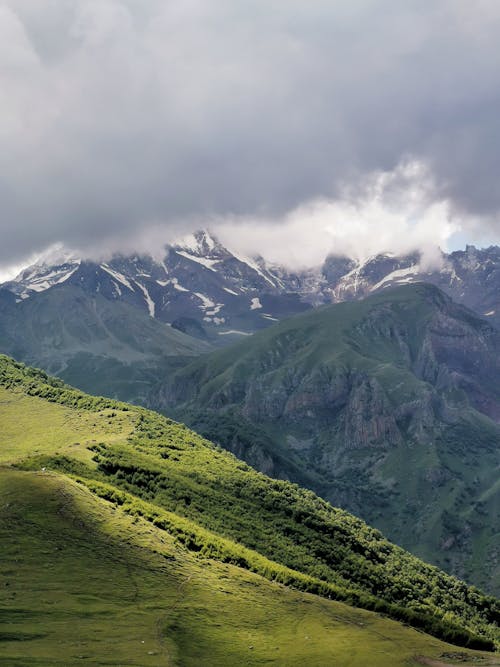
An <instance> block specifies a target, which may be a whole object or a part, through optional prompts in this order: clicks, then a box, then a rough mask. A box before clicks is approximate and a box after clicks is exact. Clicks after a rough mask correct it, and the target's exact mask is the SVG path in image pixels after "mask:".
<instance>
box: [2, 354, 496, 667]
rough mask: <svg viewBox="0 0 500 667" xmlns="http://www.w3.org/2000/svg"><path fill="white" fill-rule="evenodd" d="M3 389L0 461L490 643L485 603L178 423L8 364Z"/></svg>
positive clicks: (244, 559) (342, 594)
mask: <svg viewBox="0 0 500 667" xmlns="http://www.w3.org/2000/svg"><path fill="white" fill-rule="evenodd" d="M0 386H1V387H2V390H1V393H0V420H1V423H2V425H5V426H4V428H3V429H2V432H1V433H0V453H1V454H0V462H3V463H5V464H10V465H13V464H15V465H16V466H17V467H18V468H22V469H24V470H32V471H40V470H44V469H45V470H46V471H48V470H50V471H58V472H59V473H61V474H62V475H63V477H60V478H59V479H61V480H66V482H67V483H69V481H68V480H69V479H73V480H77V481H78V482H79V484H80V485H82V486H84V487H86V489H88V490H90V491H92V492H93V493H94V496H99V497H100V498H103V499H105V500H107V501H109V502H110V503H111V504H112V505H113V506H114V507H115V508H116V509H115V512H118V514H117V516H118V515H121V513H122V512H125V513H127V514H129V515H131V516H134V517H136V519H137V520H139V519H138V517H142V519H146V520H148V521H149V522H150V523H151V524H152V525H153V526H155V527H156V528H155V529H159V530H161V531H163V532H164V534H165V536H167V534H170V535H173V536H175V538H176V540H177V542H178V543H181V544H183V545H184V546H186V547H187V548H188V549H189V550H190V551H192V552H194V553H197V554H198V555H199V556H200V557H202V558H212V559H213V558H215V559H216V560H219V561H224V562H227V563H233V564H235V565H239V566H241V567H243V568H245V569H247V570H250V571H254V572H256V573H258V574H261V575H263V576H265V577H266V578H268V579H271V580H275V581H279V582H282V583H285V584H288V585H291V586H293V587H295V588H299V589H301V590H303V591H309V592H314V593H318V594H320V595H322V596H324V597H331V598H334V599H337V600H345V601H347V602H349V603H350V604H353V605H356V606H358V607H363V608H368V609H374V610H377V611H382V612H384V613H386V614H390V615H391V616H393V617H394V618H397V619H402V620H405V621H407V622H409V623H412V624H413V625H415V626H417V627H422V628H425V629H426V630H427V631H429V632H433V633H435V634H436V635H439V636H441V637H446V638H448V639H449V640H451V641H454V642H458V643H462V644H464V643H465V644H470V645H473V646H480V645H483V644H484V646H486V645H487V644H488V642H489V641H491V640H492V639H494V638H495V637H496V636H497V630H496V627H495V621H496V619H497V618H498V614H499V610H498V605H497V603H496V602H495V601H494V600H493V599H492V598H488V597H485V596H484V595H482V594H481V593H480V592H479V591H477V590H475V589H471V588H468V587H467V586H466V585H465V584H463V583H462V582H460V581H458V580H456V579H453V578H452V577H449V576H447V575H445V574H443V573H442V572H440V571H439V570H437V569H436V568H434V567H431V566H428V565H425V564H424V563H422V562H421V561H419V560H418V559H416V558H415V557H413V556H411V555H410V554H408V553H406V552H404V551H403V550H401V549H399V548H397V547H394V546H393V545H391V544H390V543H389V542H387V540H385V539H384V538H383V536H382V535H381V534H380V533H378V531H374V530H372V529H370V528H369V527H368V526H366V525H365V524H364V523H363V522H362V521H360V520H358V519H356V518H355V517H353V516H351V515H349V514H347V513H346V512H343V511H341V510H336V509H334V508H332V507H331V506H329V505H328V504H327V503H326V502H324V501H322V500H320V499H319V498H317V497H316V496H314V495H313V494H312V493H310V492H307V491H303V490H301V489H300V488H299V487H297V486H295V485H292V484H289V483H286V482H279V481H273V480H271V479H269V478H267V477H265V476H263V475H261V474H259V473H256V472H255V471H254V470H252V469H251V468H250V467H249V466H247V465H246V464H244V463H241V462H240V461H238V460H237V459H235V458H234V457H233V456H232V455H230V454H228V453H227V452H225V451H223V450H220V449H218V448H216V447H214V446H213V445H211V443H209V442H207V441H204V440H203V439H201V438H200V437H199V436H197V435H196V434H194V433H193V432H192V431H189V430H188V429H187V428H185V427H183V426H181V425H179V424H176V423H175V422H172V421H170V420H168V419H165V418H163V417H161V416H159V415H157V414H155V413H151V412H148V411H146V410H143V409H140V408H133V407H131V406H127V405H125V404H118V403H115V402H114V401H110V400H108V399H102V398H92V397H90V396H87V395H85V394H82V393H81V392H78V391H75V390H72V389H70V388H68V387H66V386H65V385H63V384H62V383H61V381H59V380H54V379H51V378H48V377H47V376H46V375H45V374H44V373H41V372H39V371H34V370H32V369H27V368H26V367H24V366H22V365H20V364H16V363H14V362H12V361H11V360H9V359H8V358H6V357H0ZM44 411H46V413H45V414H44ZM37 443H38V444H37ZM16 452H17V458H16ZM42 477H43V475H42ZM23 479H25V478H23ZM66 482H65V483H66ZM96 502H97V501H96ZM7 509H8V508H7ZM141 525H142V523H141ZM162 534H163V533H162ZM165 538H166V537H165ZM210 562H211V561H210ZM206 567H211V566H210V565H208V564H207V565H206ZM479 636H482V637H483V638H484V640H480V639H479ZM474 637H476V638H474ZM481 642H483V644H482V643H481ZM119 664H120V663H119ZM285 664H286V663H285ZM319 664H321V663H319ZM353 664H356V663H353Z"/></svg>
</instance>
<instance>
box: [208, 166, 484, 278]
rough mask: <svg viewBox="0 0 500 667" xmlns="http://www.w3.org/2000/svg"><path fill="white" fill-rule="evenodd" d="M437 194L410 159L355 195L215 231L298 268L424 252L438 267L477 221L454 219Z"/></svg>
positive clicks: (424, 171)
mask: <svg viewBox="0 0 500 667" xmlns="http://www.w3.org/2000/svg"><path fill="white" fill-rule="evenodd" d="M360 190H361V191H362V195H360V194H359V191H360ZM434 193H435V188H434V184H433V183H432V178H431V176H430V174H429V172H428V170H427V169H425V167H424V166H423V165H422V164H421V163H419V162H416V161H410V162H405V163H403V164H402V165H400V166H398V167H397V168H396V169H395V170H394V171H392V172H379V173H376V174H373V175H371V176H370V177H369V178H368V179H367V181H366V182H365V183H364V184H363V186H362V188H360V189H358V191H357V194H356V196H355V197H354V198H352V197H350V196H349V193H346V196H345V198H343V199H338V200H326V199H319V200H315V201H312V202H310V203H308V204H305V205H303V206H300V207H298V208H296V209H294V210H293V211H291V212H290V213H288V214H287V215H286V216H284V217H283V218H281V219H280V220H273V221H268V220H258V219H250V220H248V219H246V220H238V221H236V222H231V221H225V222H222V223H220V222H219V224H218V225H214V226H213V228H214V230H215V231H216V233H217V234H218V235H219V236H220V238H221V239H222V240H223V241H224V242H225V243H226V244H228V245H229V246H230V247H233V248H235V249H237V250H239V251H240V252H246V253H247V254H257V253H260V254H262V255H263V256H265V257H266V258H268V259H270V260H271V261H274V262H277V263H279V264H284V265H286V266H291V267H295V268H304V267H310V266H314V265H318V264H320V263H321V262H322V261H323V259H324V258H325V256H326V255H327V254H330V253H334V254H339V255H347V256H349V257H353V258H356V259H358V260H364V259H367V258H368V257H370V256H373V255H375V254H377V253H380V252H394V253H397V254H402V253H410V252H412V251H414V250H417V249H418V250H421V251H422V252H423V253H424V258H425V260H426V261H428V262H433V261H436V259H437V257H438V255H439V252H438V249H439V248H441V249H443V250H448V249H449V241H450V239H452V237H453V236H454V235H455V234H457V233H458V232H460V231H461V230H462V229H463V228H464V227H467V226H470V224H471V222H472V221H471V220H470V219H467V220H464V219H463V218H460V217H459V216H457V215H454V214H453V213H452V207H451V205H450V202H449V201H447V200H445V199H441V200H439V199H438V200H435V199H434Z"/></svg>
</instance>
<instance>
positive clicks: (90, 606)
mask: <svg viewBox="0 0 500 667" xmlns="http://www.w3.org/2000/svg"><path fill="white" fill-rule="evenodd" d="M0 508H1V509H0V541H1V544H2V550H1V556H0V572H1V578H2V584H3V585H2V587H1V588H0V662H1V664H3V665H8V666H9V667H15V666H16V665H19V666H22V667H30V666H32V665H33V666H50V667H56V666H57V665H61V666H64V667H73V666H76V665H121V666H125V665H136V666H138V667H159V666H162V667H165V666H167V665H169V666H174V665H185V666H188V667H191V666H192V667H198V666H199V665H201V664H203V665H207V667H211V666H214V667H215V666H218V667H225V666H227V667H233V666H234V665H236V664H242V665H249V666H250V665H264V664H266V665H288V666H289V667H293V666H294V665H296V666H299V665H303V664H307V665H309V666H311V667H324V665H331V664H336V665H346V666H347V665H351V666H353V667H355V666H361V665H367V664H369V665H373V667H399V666H401V667H403V665H404V666H406V667H408V666H409V665H417V664H422V662H420V659H422V657H426V658H428V659H440V660H446V663H448V662H449V660H448V659H447V658H446V656H450V655H455V656H457V655H462V656H463V659H465V656H467V657H468V659H469V661H470V662H469V661H468V662H467V664H475V665H484V666H485V667H486V665H498V664H499V661H498V660H497V659H496V658H495V657H494V656H491V655H486V654H480V653H477V652H472V651H462V650H457V649H456V648H454V647H450V646H449V645H447V644H444V643H442V642H440V641H439V640H436V639H432V638H429V637H428V636H427V635H424V634H422V633H419V632H416V631H415V630H413V629H411V628H408V627H405V626H403V625H401V624H399V623H396V622H394V621H391V620H388V619H385V618H382V617H380V616H378V615H376V614H373V613H370V612H366V611H362V610H358V609H353V608H352V607H348V606H347V605H344V604H342V603H339V602H334V601H330V600H324V599H321V598H318V597H317V596H313V595H310V594H307V593H300V592H297V591H292V590H290V589H289V588H286V587H284V586H282V585H279V584H276V583H274V584H273V583H271V582H268V581H266V580H265V579H263V578H262V577H259V576H257V575H254V574H252V573H250V572H246V571H244V570H242V569H240V568H237V567H235V566H232V565H228V564H222V563H218V562H216V561H205V560H201V559H199V558H197V557H195V556H194V555H192V554H190V553H189V552H187V551H186V549H185V548H182V547H181V546H179V545H178V544H177V543H176V542H175V541H174V540H173V539H172V537H171V536H170V535H168V534H167V533H166V532H165V531H162V530H160V529H159V528H156V527H153V526H152V525H151V524H150V523H148V522H146V521H144V520H142V519H138V518H132V517H130V516H127V515H126V514H125V513H124V512H123V511H122V510H120V509H115V508H114V507H112V506H111V505H110V504H109V503H106V502H105V501H102V500H99V499H97V498H96V497H95V496H93V495H92V494H91V493H90V492H89V491H88V490H87V489H85V488H84V487H82V486H81V485H77V484H76V483H74V482H72V481H71V480H69V479H68V478H67V477H64V476H62V475H57V474H55V473H49V472H46V473H41V472H38V473H35V472H31V473H30V472H19V471H14V470H12V469H1V470H0ZM472 661H473V662H472ZM451 662H453V663H455V662H456V661H455V660H451ZM460 664H463V661H462V660H461V661H460Z"/></svg>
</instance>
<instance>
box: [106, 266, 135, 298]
mask: <svg viewBox="0 0 500 667" xmlns="http://www.w3.org/2000/svg"><path fill="white" fill-rule="evenodd" d="M101 268H102V269H103V271H106V273H109V275H110V276H112V277H113V278H114V279H115V280H118V282H120V283H121V284H122V285H124V286H125V287H126V288H127V289H129V290H130V291H131V292H133V291H134V288H133V287H132V285H131V284H130V282H129V281H128V280H127V278H125V276H124V275H123V274H122V273H118V271H115V270H114V269H112V268H110V267H109V266H108V265H107V264H101Z"/></svg>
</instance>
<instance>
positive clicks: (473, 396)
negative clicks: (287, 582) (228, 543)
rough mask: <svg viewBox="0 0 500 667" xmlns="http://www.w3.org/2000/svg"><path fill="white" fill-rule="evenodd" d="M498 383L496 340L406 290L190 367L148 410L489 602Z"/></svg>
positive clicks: (419, 292)
mask: <svg viewBox="0 0 500 667" xmlns="http://www.w3.org/2000/svg"><path fill="white" fill-rule="evenodd" d="M499 377H500V333H499V332H498V331H497V330H495V329H494V328H492V327H491V326H490V325H488V324H487V323H486V322H484V321H483V320H481V319H479V318H477V317H476V316H475V315H473V314H472V313H471V312H470V311H468V310H466V309H465V308H463V307H461V306H458V305H456V304H454V303H453V302H452V301H451V300H450V299H449V298H448V297H447V296H445V295H444V294H443V293H442V292H440V290H439V289H437V288H435V287H432V286H429V285H411V286H404V287H399V288H397V289H392V290H387V292H384V293H382V294H377V295H373V296H372V297H370V298H367V299H366V300H364V301H362V302H356V303H343V304H338V305H334V306H330V307H325V308H321V309H317V310H314V311H312V312H308V313H306V314H304V315H300V316H297V317H293V318H291V319H289V320H287V321H285V322H282V323H280V324H278V325H276V326H274V327H272V328H270V329H268V330H266V331H264V332H261V333H259V334H256V335H254V336H253V337H252V338H249V339H246V340H245V341H243V342H242V343H240V344H238V345H235V346H233V347H232V348H228V349H224V350H220V351H217V352H214V353H212V354H209V355H205V356H203V357H200V358H197V359H196V360H194V361H192V362H191V363H190V364H189V365H188V366H186V367H184V368H182V369H180V370H178V371H177V372H176V373H175V374H173V375H169V376H168V377H167V378H166V379H165V381H164V383H163V385H162V386H161V387H160V388H159V390H158V391H156V392H154V394H152V395H151V399H150V400H151V402H152V404H153V405H154V406H155V407H156V408H157V409H161V410H165V411H167V412H172V410H173V409H174V408H175V409H176V412H175V414H176V416H177V417H178V418H180V419H182V421H185V422H186V423H189V424H190V425H191V426H192V427H193V428H195V429H196V430H197V431H199V432H201V433H203V434H204V435H205V436H206V437H208V438H210V439H211V440H213V441H215V442H218V443H220V444H221V445H223V446H224V447H226V448H227V449H230V450H231V451H233V452H234V453H235V454H236V455H237V456H239V457H240V458H244V459H245V460H246V461H247V462H249V463H251V464H252V465H253V466H254V467H257V468H258V469H260V470H262V471H264V472H266V473H267V474H270V475H272V476H275V477H281V478H288V479H291V480H294V481H297V482H299V483H301V484H304V485H306V486H307V487H309V488H311V489H313V490H314V491H316V492H317V493H319V494H320V495H321V496H323V497H324V498H326V499H327V500H329V501H330V502H332V503H333V504H336V505H340V506H342V507H344V508H346V509H349V510H350V511H353V512H355V513H356V514H358V515H360V516H362V517H363V518H364V519H365V520H367V521H369V522H370V523H372V524H374V525H376V526H377V527H379V528H380V529H381V530H382V531H383V532H384V533H386V534H387V535H389V537H390V538H391V539H393V540H394V541H396V542H397V543H399V544H401V545H402V546H404V547H405V548H407V549H409V550H411V551H413V552H415V553H417V554H418V555H420V556H421V557H423V558H425V559H426V560H430V561H431V562H433V563H435V564H437V565H439V566H440V567H443V568H445V569H446V570H448V571H450V572H453V573H455V574H458V575H459V576H461V577H462V578H466V579H467V580H469V581H472V582H474V583H476V584H477V585H480V586H482V587H486V588H488V589H489V590H490V591H493V592H498V591H500V566H499V563H500V560H499V553H500V552H499V548H500V547H499V533H500V526H499V523H498V522H499V516H500V494H499V491H500V487H499V485H498V469H499V465H500V426H499V424H498V421H499V420H500V383H499V382H498V378H499Z"/></svg>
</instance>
